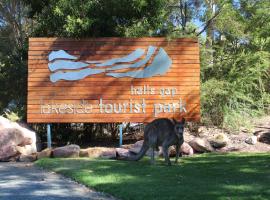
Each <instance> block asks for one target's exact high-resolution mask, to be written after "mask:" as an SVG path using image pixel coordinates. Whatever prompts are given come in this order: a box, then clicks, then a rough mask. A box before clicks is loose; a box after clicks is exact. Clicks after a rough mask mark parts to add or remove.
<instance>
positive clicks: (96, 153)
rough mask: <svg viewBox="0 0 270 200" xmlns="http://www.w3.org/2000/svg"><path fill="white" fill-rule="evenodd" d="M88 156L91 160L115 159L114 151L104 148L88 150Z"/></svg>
mask: <svg viewBox="0 0 270 200" xmlns="http://www.w3.org/2000/svg"><path fill="white" fill-rule="evenodd" d="M87 151H88V156H89V157H93V158H116V150H115V149H114V148H106V147H92V148H88V149H87Z"/></svg>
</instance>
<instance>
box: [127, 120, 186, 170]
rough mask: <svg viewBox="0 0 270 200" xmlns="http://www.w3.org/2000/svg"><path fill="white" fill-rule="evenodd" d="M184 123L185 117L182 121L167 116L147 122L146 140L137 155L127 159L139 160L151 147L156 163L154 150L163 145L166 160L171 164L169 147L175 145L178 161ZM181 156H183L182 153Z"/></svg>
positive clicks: (176, 159) (152, 161) (152, 159)
mask: <svg viewBox="0 0 270 200" xmlns="http://www.w3.org/2000/svg"><path fill="white" fill-rule="evenodd" d="M184 125H185V119H184V118H183V119H182V121H180V122H178V121H176V120H174V119H173V120H172V121H171V120H170V119H166V118H160V119H155V120H154V121H152V122H151V123H149V124H147V125H146V127H145V129H144V142H143V146H142V148H141V150H140V152H139V153H138V154H137V155H136V156H131V157H129V158H127V160H132V161H138V160H140V159H141V158H142V157H143V156H144V155H145V153H146V152H147V150H148V149H149V148H151V149H152V152H151V164H154V162H155V160H154V150H155V149H157V150H158V147H159V146H162V148H163V155H164V158H165V162H166V163H167V164H168V165H171V161H170V159H169V155H168V148H169V147H170V146H172V145H175V146H176V157H175V163H177V162H178V158H179V155H180V146H181V145H182V144H183V142H184V137H183V132H184ZM180 156H182V154H181V155H180Z"/></svg>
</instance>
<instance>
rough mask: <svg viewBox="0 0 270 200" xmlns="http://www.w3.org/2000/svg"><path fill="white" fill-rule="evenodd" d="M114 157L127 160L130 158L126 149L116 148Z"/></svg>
mask: <svg viewBox="0 0 270 200" xmlns="http://www.w3.org/2000/svg"><path fill="white" fill-rule="evenodd" d="M115 150H116V156H117V157H121V158H128V157H130V152H129V150H128V149H126V148H116V149H115Z"/></svg>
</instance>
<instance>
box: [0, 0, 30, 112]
mask: <svg viewBox="0 0 270 200" xmlns="http://www.w3.org/2000/svg"><path fill="white" fill-rule="evenodd" d="M27 12H28V10H27V7H25V6H24V5H23V4H22V2H21V1H16V0H3V1H1V2H0V38H1V41H0V97H1V98H0V113H2V112H3V111H4V110H5V109H6V108H9V107H13V105H14V104H16V107H18V108H19V110H20V111H23V110H25V104H26V85H27V67H26V62H27V61H26V59H27V53H26V52H27V44H26V41H27V33H28V32H30V28H31V27H30V25H29V24H30V22H29V20H27V19H26V15H27ZM23 112H24V113H25V111H23Z"/></svg>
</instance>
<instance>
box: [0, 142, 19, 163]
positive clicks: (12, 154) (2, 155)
mask: <svg viewBox="0 0 270 200" xmlns="http://www.w3.org/2000/svg"><path fill="white" fill-rule="evenodd" d="M18 155H20V153H19V152H18V151H17V149H16V146H9V145H6V146H2V148H1V149H0V161H11V160H16V159H17V156H18ZM12 158H14V159H12Z"/></svg>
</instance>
